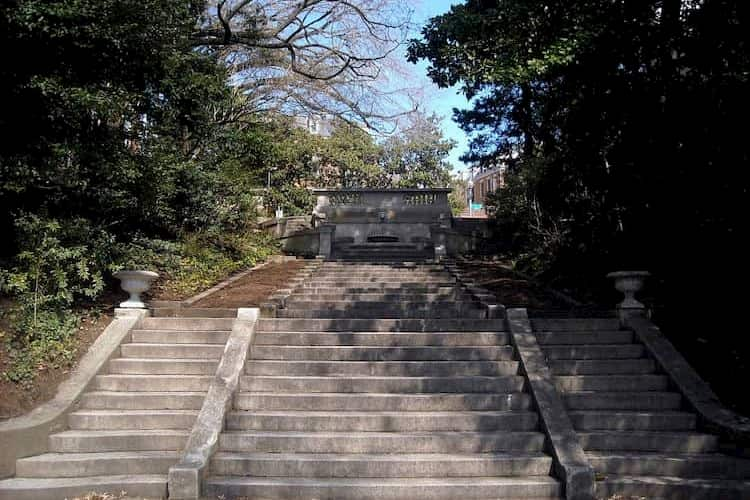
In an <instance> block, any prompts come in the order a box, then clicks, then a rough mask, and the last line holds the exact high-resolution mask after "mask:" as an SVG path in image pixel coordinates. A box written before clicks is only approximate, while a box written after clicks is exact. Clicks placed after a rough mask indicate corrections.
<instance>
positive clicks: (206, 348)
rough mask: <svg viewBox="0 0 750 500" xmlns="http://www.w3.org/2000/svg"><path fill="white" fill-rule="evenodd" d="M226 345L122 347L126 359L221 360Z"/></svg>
mask: <svg viewBox="0 0 750 500" xmlns="http://www.w3.org/2000/svg"><path fill="white" fill-rule="evenodd" d="M223 352H224V344H171V343H170V344H148V343H147V344H139V343H130V344H124V345H122V346H121V347H120V353H121V354H122V357H124V358H182V359H217V360H218V359H221V354H222V353H223Z"/></svg>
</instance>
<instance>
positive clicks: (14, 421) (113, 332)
mask: <svg viewBox="0 0 750 500" xmlns="http://www.w3.org/2000/svg"><path fill="white" fill-rule="evenodd" d="M147 314H148V313H147V311H146V310H145V309H116V310H115V318H114V319H113V320H112V322H111V323H110V324H109V325H108V326H107V327H106V328H105V329H104V331H103V332H102V334H101V335H99V337H98V338H97V339H96V340H95V341H94V343H93V344H92V345H91V347H89V350H88V351H87V352H86V354H84V356H83V358H81V361H80V362H79V363H78V366H77V367H76V369H75V370H74V371H73V373H72V374H71V376H70V378H68V379H67V380H65V381H63V382H62V383H61V384H60V386H59V387H58V389H57V393H56V394H55V397H54V398H53V399H52V400H50V401H48V402H46V403H44V404H42V405H40V406H38V407H37V408H35V409H34V410H32V411H31V412H29V413H27V414H26V415H21V416H20V417H16V418H11V419H9V420H6V421H5V422H0V443H1V444H2V445H0V478H5V477H11V476H13V475H14V474H15V472H16V460H17V459H19V458H23V457H29V456H32V455H39V454H41V453H46V452H47V451H48V436H49V435H50V434H51V433H53V432H58V431H61V430H64V429H66V428H67V426H68V422H67V416H68V413H70V412H71V411H72V410H74V409H75V407H76V404H77V402H78V399H79V398H80V397H81V395H82V394H83V393H84V392H85V391H86V388H87V387H88V386H89V384H90V383H91V381H92V380H93V379H94V377H95V376H96V375H97V374H98V373H99V371H100V370H101V369H102V368H103V367H104V366H105V365H106V363H107V362H108V361H109V360H110V359H111V358H112V356H114V355H115V354H116V353H117V350H118V349H119V347H120V344H121V343H122V342H123V340H125V339H126V338H127V337H128V335H130V332H131V330H133V329H134V328H136V327H137V326H138V324H139V323H140V321H141V319H142V318H144V317H145V316H146V315H147Z"/></svg>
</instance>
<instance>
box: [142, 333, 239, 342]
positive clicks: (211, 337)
mask: <svg viewBox="0 0 750 500" xmlns="http://www.w3.org/2000/svg"><path fill="white" fill-rule="evenodd" d="M230 333H231V332H229V331H216V330H210V331H201V330H184V331H180V330H133V333H132V334H131V340H130V341H131V342H135V343H139V344H222V345H224V344H225V343H226V341H227V339H228V338H229V334H230Z"/></svg>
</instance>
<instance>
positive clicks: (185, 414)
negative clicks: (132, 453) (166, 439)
mask: <svg viewBox="0 0 750 500" xmlns="http://www.w3.org/2000/svg"><path fill="white" fill-rule="evenodd" d="M197 416H198V411H197V410H90V409H86V410H78V411H74V412H72V413H70V414H69V415H68V425H69V426H70V428H71V429H92V430H107V429H111V430H125V429H130V430H137V429H149V430H153V429H190V428H191V427H192V426H193V423H194V422H195V418H196V417H197Z"/></svg>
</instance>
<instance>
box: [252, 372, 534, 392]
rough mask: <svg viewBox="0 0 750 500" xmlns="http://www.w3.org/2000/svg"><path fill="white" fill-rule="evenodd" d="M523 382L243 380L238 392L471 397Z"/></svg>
mask: <svg viewBox="0 0 750 500" xmlns="http://www.w3.org/2000/svg"><path fill="white" fill-rule="evenodd" d="M523 387H524V379H523V377H520V376H514V375H506V376H503V377H480V376H471V377H372V376H365V377H301V376H264V375H253V376H244V377H242V378H241V379H240V391H249V392H273V393H283V392H302V391H308V392H313V393H318V392H323V393H385V392H391V393H429V392H434V393H474V392H480V393H482V392H520V391H522V390H523Z"/></svg>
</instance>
